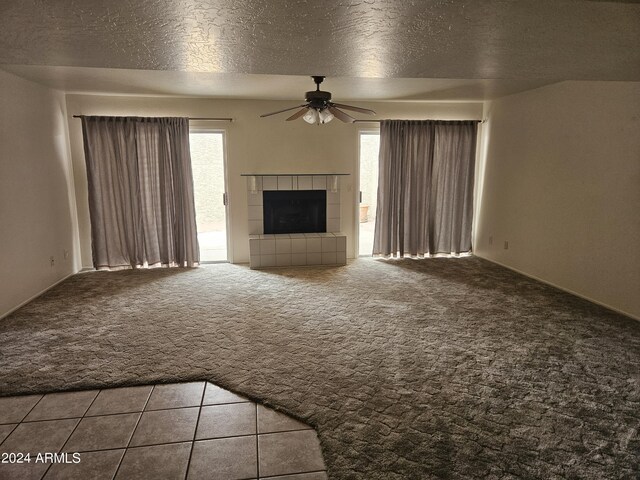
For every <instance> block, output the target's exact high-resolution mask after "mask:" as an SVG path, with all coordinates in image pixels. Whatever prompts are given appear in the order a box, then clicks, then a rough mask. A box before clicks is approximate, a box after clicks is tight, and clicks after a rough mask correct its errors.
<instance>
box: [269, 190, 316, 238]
mask: <svg viewBox="0 0 640 480" xmlns="http://www.w3.org/2000/svg"><path fill="white" fill-rule="evenodd" d="M263 218H264V233H265V234H280V233H319V232H326V231H327V191H326V190H265V191H263Z"/></svg>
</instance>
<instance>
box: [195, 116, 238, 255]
mask: <svg viewBox="0 0 640 480" xmlns="http://www.w3.org/2000/svg"><path fill="white" fill-rule="evenodd" d="M189 133H190V134H191V133H194V134H198V133H219V134H222V169H223V174H222V177H223V178H222V182H223V185H224V193H223V195H224V198H222V199H220V201H222V202H223V203H224V225H225V230H226V231H225V236H226V239H227V260H226V262H225V260H211V261H204V262H202V261H201V262H200V264H204V265H206V264H212V263H232V262H233V242H232V241H231V222H230V218H229V217H230V215H229V177H228V176H229V169H228V168H227V156H228V155H227V130H226V129H224V128H215V127H210V126H206V125H202V124H200V122H197V121H195V122H194V121H192V122H190V123H189ZM197 214H198V213H197V212H196V215H197Z"/></svg>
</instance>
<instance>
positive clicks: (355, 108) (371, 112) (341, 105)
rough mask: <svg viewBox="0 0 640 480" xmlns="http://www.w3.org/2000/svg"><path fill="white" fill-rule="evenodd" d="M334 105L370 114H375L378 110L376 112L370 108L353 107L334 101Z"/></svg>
mask: <svg viewBox="0 0 640 480" xmlns="http://www.w3.org/2000/svg"><path fill="white" fill-rule="evenodd" d="M333 106H334V107H340V108H343V109H345V110H353V111H354V112H360V113H366V114H368V115H375V114H376V112H374V111H373V110H369V109H368V108H360V107H353V106H351V105H344V104H342V103H334V104H333Z"/></svg>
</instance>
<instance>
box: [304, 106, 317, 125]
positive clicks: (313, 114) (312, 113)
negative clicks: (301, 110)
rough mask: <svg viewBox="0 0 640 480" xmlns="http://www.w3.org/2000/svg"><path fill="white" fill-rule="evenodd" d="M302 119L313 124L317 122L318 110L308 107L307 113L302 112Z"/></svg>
mask: <svg viewBox="0 0 640 480" xmlns="http://www.w3.org/2000/svg"><path fill="white" fill-rule="evenodd" d="M302 119H303V120H304V121H305V122H307V123H310V124H314V123H317V122H318V112H317V110H316V109H315V108H310V109H309V110H308V111H307V113H305V114H304V116H303V117H302Z"/></svg>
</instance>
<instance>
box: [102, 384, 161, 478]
mask: <svg viewBox="0 0 640 480" xmlns="http://www.w3.org/2000/svg"><path fill="white" fill-rule="evenodd" d="M155 389H156V385H155V384H154V385H152V386H151V391H150V392H149V396H148V397H147V401H146V402H144V405H143V406H142V411H141V412H140V416H139V417H138V421H137V422H136V426H135V427H133V431H132V432H131V436H130V437H129V441H128V442H127V445H126V447H124V453H123V454H122V457H120V461H119V462H118V468H116V471H115V472H114V473H113V476H112V477H111V480H113V479H115V478H116V476H117V475H118V472H119V471H120V466H121V465H122V461H123V460H124V457H125V455H126V454H127V450H129V445H131V440H132V439H133V436H134V435H135V433H136V430H137V429H138V425H140V420H142V415H143V414H144V411H145V410H144V409H145V408H147V404H148V403H149V399H150V398H151V395H153V391H154V390H155Z"/></svg>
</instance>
